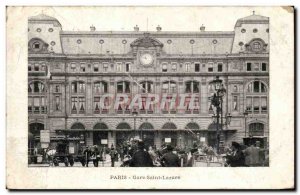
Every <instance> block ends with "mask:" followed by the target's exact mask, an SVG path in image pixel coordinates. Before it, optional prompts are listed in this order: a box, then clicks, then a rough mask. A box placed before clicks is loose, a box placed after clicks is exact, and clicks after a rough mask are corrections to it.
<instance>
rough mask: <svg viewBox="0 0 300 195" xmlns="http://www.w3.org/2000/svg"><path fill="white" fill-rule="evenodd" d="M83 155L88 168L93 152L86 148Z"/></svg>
mask: <svg viewBox="0 0 300 195" xmlns="http://www.w3.org/2000/svg"><path fill="white" fill-rule="evenodd" d="M83 154H84V159H85V164H86V167H88V166H89V161H90V156H91V150H90V149H89V147H88V146H86V148H85V150H84V151H83Z"/></svg>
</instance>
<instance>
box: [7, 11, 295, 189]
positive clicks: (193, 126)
mask: <svg viewBox="0 0 300 195" xmlns="http://www.w3.org/2000/svg"><path fill="white" fill-rule="evenodd" d="M276 13H278V14H277V15H276ZM293 14H294V9H293V7H197V6H191V7H176V6H175V7H164V6H161V7H159V6H152V7H150V6H149V7H147V6H145V7H138V6H123V7H122V6H119V7H117V6H115V7H114V6H112V7H108V6H107V7H105V6H102V7H101V6H99V7H84V6H82V7H80V6H77V7H75V6H74V7H59V6H57V7H55V6H48V7H47V6H45V7H26V6H24V7H8V8H7V16H8V20H7V31H8V34H7V39H8V46H7V47H8V50H7V52H8V59H11V60H12V61H14V62H15V63H13V65H11V66H9V64H10V63H11V62H10V61H8V64H7V68H8V73H9V75H11V76H8V77H7V81H11V82H7V84H8V87H7V88H8V92H7V97H13V96H14V95H12V94H17V93H20V97H22V98H19V99H17V100H14V98H12V99H11V100H9V101H8V113H10V115H9V116H8V118H7V120H8V123H10V124H11V125H8V126H7V132H8V134H7V145H8V146H11V147H8V148H9V151H8V153H9V152H10V151H12V152H13V151H17V154H18V155H15V156H14V155H7V166H8V168H7V169H8V176H7V177H8V180H9V181H10V182H9V186H11V187H13V188H24V189H28V188H29V189H106V188H109V189H128V188H129V189H150V188H154V189H178V188H182V189H225V188H226V189H227V188H228V189H276V188H286V187H287V188H290V187H292V186H293V185H291V184H293V179H292V178H294V177H293V173H294V172H293V171H294V169H293V166H294V164H293V163H294V158H293V156H294V147H293V146H294V145H293V142H294V137H293V133H294V131H293V128H294V127H293V125H294V124H293V122H294V121H293V120H292V122H291V117H292V119H293V112H294V111H293V109H294V105H293V95H292V96H291V97H287V99H290V101H289V104H287V105H286V107H283V106H282V105H281V104H280V103H278V100H277V99H278V98H279V96H280V95H284V93H286V92H285V91H286V90H289V92H291V90H292V91H293V89H294V83H293V82H294V77H293V75H294V72H293V67H294V64H293V63H294V62H293V58H294V56H292V55H291V54H292V53H291V52H292V51H293V49H294V48H293V40H292V39H293V36H294V34H293V17H294V15H293ZM280 16H281V17H282V18H280ZM17 20H19V21H20V23H19V26H18V27H19V29H20V30H21V32H22V33H19V34H15V33H9V32H14V31H16V30H15V29H13V26H14V22H15V21H17ZM272 22H274V23H272ZM287 23H289V24H287ZM274 24H275V25H274ZM276 24H278V25H276ZM283 24H284V25H286V28H285V30H286V31H287V32H285V30H282V31H279V30H278V29H281V28H282V25H283ZM289 25H290V26H289ZM272 33H274V34H273V35H272ZM278 34H279V35H278ZM272 36H273V38H272ZM277 36H279V37H280V38H278V37H277ZM270 37H271V38H270ZM282 37H285V38H286V40H285V42H284V40H283V39H282ZM16 40H21V42H22V43H15V42H16ZM283 42H284V43H283ZM15 44H20V45H19V46H20V49H18V47H15ZM21 45H22V46H21ZM279 45H281V46H279ZM279 47H284V48H285V50H284V51H283V52H282V53H281V58H280V56H279V55H278V54H276V52H273V53H272V49H273V50H276V51H277V52H279V51H280V50H279ZM271 54H272V55H271ZM284 56H286V58H285V57H284ZM279 58H280V59H279ZM20 59H21V61H19V60H20ZM283 59H286V61H285V65H286V67H287V69H285V70H281V69H280V68H279V67H280V65H279V64H280V63H282V60H283ZM16 60H17V62H16ZM19 62H21V63H19ZM17 67H19V68H17ZM280 71H282V73H281V72H280ZM284 71H290V72H288V73H285V74H284ZM280 74H282V75H285V76H283V77H282V78H281V79H283V82H282V83H281V84H277V83H276V79H275V80H273V81H272V79H274V78H278V75H280ZM13 75H19V77H18V76H17V77H18V78H17V77H14V76H13ZM17 79H19V80H20V82H19V84H18V85H12V83H16V82H17V81H16V80H17ZM284 79H285V80H284ZM274 81H275V82H274ZM284 84H285V85H284ZM283 85H284V86H286V88H285V87H282V86H283ZM18 89H20V90H18ZM9 94H11V95H9ZM279 94H280V95H279ZM275 104H277V106H274V105H275ZM279 112H281V117H280V118H279V117H278V116H277V114H275V115H274V113H279ZM18 115H19V117H18ZM283 116H286V118H285V119H283V118H284V117H283ZM272 118H273V119H272ZM13 119H18V120H19V123H18V124H15V123H13V122H12V121H13ZM279 119H280V120H279ZM288 121H289V122H288ZM287 124H288V125H289V126H286V125H287ZM288 127H289V128H288ZM11 129H16V131H15V132H12V131H10V130H11ZM283 129H285V133H284V134H280V131H282V130H283ZM17 132H19V134H18V133H17ZM283 144H284V145H285V146H284V148H281V149H278V148H279V147H280V146H282V145H283ZM282 149H284V150H285V151H286V157H284V158H282V157H281V156H279V155H283V153H282V152H281V150H282ZM279 157H280V158H279ZM17 159H19V160H20V161H18V160H17ZM281 160H282V163H283V164H280V163H278V162H280V161H281ZM17 161H18V162H20V163H21V164H20V165H18V166H17V168H18V170H22V171H25V170H26V171H25V172H26V173H25V172H23V174H24V176H25V175H26V176H25V178H27V175H28V176H29V177H28V178H33V177H37V178H46V177H47V178H48V177H49V178H53V177H61V179H62V178H66V179H65V180H63V179H62V180H63V181H65V182H63V183H58V181H57V180H56V179H49V181H51V182H50V183H47V184H45V183H44V181H43V180H41V181H35V182H32V183H30V182H28V183H26V182H25V183H26V184H25V183H24V185H23V183H22V181H21V180H20V179H16V178H15V177H14V176H13V175H12V174H9V173H12V171H13V172H16V171H17V170H13V169H12V167H13V166H16V165H12V164H10V163H9V162H17ZM285 162H288V163H289V165H288V166H286V165H285ZM276 166H279V167H277V168H276ZM212 167H213V168H212ZM282 167H284V169H282ZM142 168H144V169H142ZM274 169H275V170H280V171H282V172H285V175H286V176H287V178H286V179H287V181H286V182H282V181H281V180H280V179H279V178H280V177H279V176H280V175H282V173H278V175H277V176H276V177H274V181H272V179H271V180H269V181H268V180H266V177H270V178H272V177H273V176H272V173H274V174H276V171H275V172H274V171H272V170H274ZM9 170H10V171H9ZM22 171H21V172H22ZM85 172H86V173H85ZM88 173H91V174H88ZM254 173H255V174H254ZM18 174H20V173H18ZM251 174H252V175H251ZM38 175H40V176H38ZM74 175H77V176H80V175H82V176H84V175H90V176H91V175H94V176H95V177H96V178H100V179H101V180H102V181H103V183H101V184H100V183H97V181H96V180H95V181H94V182H90V183H88V181H90V179H92V177H90V179H87V180H86V181H85V182H83V183H80V184H78V182H79V181H75V180H74V179H75V178H76V177H77V176H76V177H75V178H73V177H74ZM216 175H222V176H220V179H216V178H215V176H216ZM237 175H238V176H237ZM247 175H251V176H249V177H248V176H247ZM256 175H260V176H258V178H257V179H258V180H257V181H256V179H255V177H256ZM71 177H72V178H71ZM199 178H210V179H207V180H206V182H204V183H202V184H201V185H200V184H198V182H197V179H199ZM221 178H222V179H221ZM225 178H227V179H225ZM230 178H235V179H234V181H239V182H241V183H242V184H241V185H238V184H237V183H232V184H228V182H229V181H230ZM242 178H244V179H242ZM245 178H248V179H245ZM263 178H265V179H263ZM262 180H264V182H261V183H260V181H262ZM126 181H127V182H128V181H131V182H135V181H136V182H149V183H148V184H147V185H145V186H134V185H133V186H132V185H131V184H130V185H127V184H125V183H126ZM190 181H192V182H190ZM232 181H233V180H232ZM20 182H21V183H20ZM123 182H125V183H123ZM159 182H161V184H159ZM251 182H252V183H251ZM268 182H269V183H268ZM29 186H30V187H29Z"/></svg>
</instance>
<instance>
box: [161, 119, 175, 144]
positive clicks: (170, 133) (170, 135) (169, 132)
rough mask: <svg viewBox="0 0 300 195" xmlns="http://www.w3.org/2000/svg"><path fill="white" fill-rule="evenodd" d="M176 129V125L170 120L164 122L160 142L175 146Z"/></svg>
mask: <svg viewBox="0 0 300 195" xmlns="http://www.w3.org/2000/svg"><path fill="white" fill-rule="evenodd" d="M176 129H177V127H176V125H175V124H174V123H170V122H169V123H165V124H164V125H163V126H162V132H161V139H162V143H166V144H171V145H172V146H173V147H175V146H177V138H178V135H177V130H176ZM166 138H167V139H166ZM170 139H171V140H170ZM170 141H171V142H170Z"/></svg>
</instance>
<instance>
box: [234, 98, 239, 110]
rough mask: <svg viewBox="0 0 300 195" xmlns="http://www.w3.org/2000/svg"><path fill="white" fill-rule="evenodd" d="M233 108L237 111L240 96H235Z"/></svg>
mask: <svg viewBox="0 0 300 195" xmlns="http://www.w3.org/2000/svg"><path fill="white" fill-rule="evenodd" d="M233 110H235V111H237V110H238V97H237V96H233Z"/></svg>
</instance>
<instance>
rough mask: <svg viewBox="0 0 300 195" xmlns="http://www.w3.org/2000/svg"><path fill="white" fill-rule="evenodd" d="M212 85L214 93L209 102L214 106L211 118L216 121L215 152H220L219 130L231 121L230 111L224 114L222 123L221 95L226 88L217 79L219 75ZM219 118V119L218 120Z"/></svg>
mask: <svg viewBox="0 0 300 195" xmlns="http://www.w3.org/2000/svg"><path fill="white" fill-rule="evenodd" d="M211 84H213V85H214V88H215V93H214V94H213V96H212V97H211V104H212V105H213V106H214V107H215V108H216V115H214V116H213V119H214V121H215V123H216V142H217V143H216V147H217V153H218V154H219V153H220V132H221V133H222V130H223V125H229V124H230V122H231V117H232V116H231V115H230V113H228V114H226V115H225V123H223V108H222V106H223V96H224V95H225V93H226V89H225V88H224V86H223V83H222V80H221V79H219V76H216V79H215V80H213V81H212V82H211ZM220 119H221V121H220Z"/></svg>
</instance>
